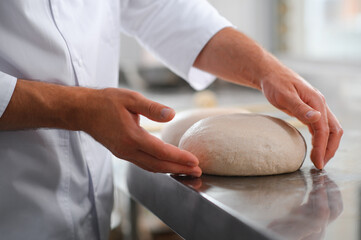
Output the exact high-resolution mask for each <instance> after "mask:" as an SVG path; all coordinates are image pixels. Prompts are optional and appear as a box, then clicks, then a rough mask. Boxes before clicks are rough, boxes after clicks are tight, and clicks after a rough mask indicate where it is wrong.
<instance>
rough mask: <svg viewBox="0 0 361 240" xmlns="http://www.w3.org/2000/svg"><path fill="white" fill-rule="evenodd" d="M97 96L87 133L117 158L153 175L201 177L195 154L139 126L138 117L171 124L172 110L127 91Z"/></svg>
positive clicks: (92, 103)
mask: <svg viewBox="0 0 361 240" xmlns="http://www.w3.org/2000/svg"><path fill="white" fill-rule="evenodd" d="M95 95H96V96H95V97H94V98H92V100H93V102H89V104H91V105H92V106H91V107H90V109H91V111H89V113H88V114H89V115H88V118H87V119H88V120H87V124H86V128H85V129H84V130H85V131H86V132H88V133H89V134H90V135H91V136H93V137H94V138H95V139H96V140H97V141H98V142H100V143H102V144H103V145H104V146H105V147H107V148H108V149H109V150H110V151H111V152H112V153H113V154H114V155H115V156H117V157H119V158H122V159H126V160H128V161H130V162H132V163H134V164H136V165H138V166H139V167H141V168H143V169H146V170H148V171H152V172H166V173H182V174H187V175H192V176H196V177H199V176H200V175H201V174H202V171H201V169H200V168H199V167H198V159H197V158H196V157H195V156H194V155H192V154H191V153H189V152H187V151H184V150H180V149H179V148H177V147H175V146H173V145H170V144H166V143H164V142H163V141H161V140H160V139H158V138H157V137H154V136H152V135H151V134H149V133H148V132H147V131H146V130H144V129H143V128H142V127H140V125H139V115H143V116H145V117H147V118H149V119H151V120H154V121H157V122H168V121H170V120H172V119H173V117H174V115H175V112H174V110H173V109H170V108H168V107H166V106H164V105H162V104H159V103H157V102H153V101H151V100H149V99H147V98H145V97H144V96H142V95H141V94H139V93H137V92H133V91H130V90H126V89H115V88H108V89H103V90H98V91H96V92H95ZM92 100H90V101H92ZM85 121H86V120H85Z"/></svg>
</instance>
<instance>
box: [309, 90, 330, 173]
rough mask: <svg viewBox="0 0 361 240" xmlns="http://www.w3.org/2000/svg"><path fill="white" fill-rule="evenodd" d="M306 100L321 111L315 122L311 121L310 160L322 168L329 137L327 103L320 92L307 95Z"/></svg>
mask: <svg viewBox="0 0 361 240" xmlns="http://www.w3.org/2000/svg"><path fill="white" fill-rule="evenodd" d="M307 102H308V104H309V105H310V106H311V107H312V108H314V109H316V110H317V111H318V112H320V113H321V117H320V119H319V120H318V121H317V122H314V123H311V124H310V127H311V129H312V132H313V136H312V146H313V148H312V151H311V160H312V162H313V164H314V165H315V166H316V167H317V168H318V169H322V168H323V167H324V159H325V153H326V148H327V142H328V137H329V126H328V118H327V105H326V101H325V98H324V97H323V96H322V94H320V93H319V94H316V95H313V96H309V99H307Z"/></svg>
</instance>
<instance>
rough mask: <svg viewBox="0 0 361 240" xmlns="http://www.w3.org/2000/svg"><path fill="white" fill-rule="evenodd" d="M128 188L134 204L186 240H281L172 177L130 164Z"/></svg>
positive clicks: (127, 178) (127, 177) (127, 180)
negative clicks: (149, 212)
mask: <svg viewBox="0 0 361 240" xmlns="http://www.w3.org/2000/svg"><path fill="white" fill-rule="evenodd" d="M126 185H127V190H128V192H129V194H130V196H131V197H132V198H133V199H134V200H136V201H137V202H139V203H140V204H142V205H143V206H144V207H146V208H147V209H148V210H150V211H151V212H153V213H154V214H155V215H156V216H158V217H159V218H160V219H161V220H162V221H163V222H164V223H166V224H167V225H168V226H169V227H170V228H172V229H173V230H174V231H175V232H176V233H177V234H179V235H180V236H181V237H183V238H185V239H209V240H212V239H227V240H232V239H240V238H242V239H257V240H262V239H267V240H268V239H281V237H280V236H276V235H273V234H271V233H265V232H262V231H261V230H259V229H256V228H254V227H252V226H250V225H249V224H247V223H246V222H245V221H242V220H241V219H240V216H235V215H234V212H233V211H229V209H227V208H224V209H223V207H224V206H223V204H221V203H218V202H217V201H216V200H214V199H209V198H208V197H205V195H204V194H201V193H199V192H197V191H196V190H194V189H192V188H190V187H187V186H185V185H184V184H182V183H180V182H178V181H177V180H176V179H173V178H172V177H170V176H169V175H166V174H157V173H151V172H147V171H145V170H143V169H140V168H139V167H137V166H135V165H132V164H131V165H129V167H128V170H127V176H126ZM154 186H157V187H154ZM215 202H217V204H215ZM217 205H220V206H222V207H220V206H217ZM204 213H207V214H206V215H205V214H204ZM173 214H174V215H173ZM206 226H208V228H207V227H206Z"/></svg>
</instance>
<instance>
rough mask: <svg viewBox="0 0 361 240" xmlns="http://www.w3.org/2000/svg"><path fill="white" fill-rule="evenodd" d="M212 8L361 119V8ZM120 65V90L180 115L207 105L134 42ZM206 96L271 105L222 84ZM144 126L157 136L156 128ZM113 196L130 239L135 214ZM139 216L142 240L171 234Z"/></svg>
mask: <svg viewBox="0 0 361 240" xmlns="http://www.w3.org/2000/svg"><path fill="white" fill-rule="evenodd" d="M209 2H210V3H211V4H213V5H214V6H215V7H216V8H217V9H218V10H219V11H220V12H221V13H222V14H223V15H224V16H225V17H227V18H228V19H229V20H231V22H232V23H233V24H234V25H235V26H236V27H237V28H238V29H239V30H240V31H242V32H244V33H246V34H248V35H249V36H250V37H252V38H253V39H255V40H256V41H257V42H259V43H260V44H261V45H262V46H263V47H264V48H266V49H267V50H269V51H271V52H272V53H273V54H275V55H276V56H277V57H278V58H280V59H281V61H282V62H284V63H285V64H286V65H288V66H289V67H291V68H292V69H294V70H295V71H296V72H298V73H299V74H300V75H301V76H303V77H304V78H305V79H307V80H308V81H309V82H311V84H313V85H315V86H316V87H320V88H321V89H322V91H323V93H324V94H325V96H326V98H328V101H329V104H330V105H331V108H336V107H348V108H353V109H356V110H358V111H361V104H360V103H361V0H302V1H300V0H209ZM180 40H181V39H180ZM120 61H121V62H120V78H119V86H120V87H126V88H131V89H134V90H136V91H140V92H141V93H143V94H144V95H145V96H146V97H148V98H150V99H152V100H154V101H158V102H161V103H163V104H166V105H168V106H170V107H173V108H175V109H176V110H177V111H181V110H185V109H189V108H193V107H197V106H198V105H199V104H201V105H202V104H203V103H202V102H201V103H199V102H197V93H196V92H195V91H194V90H193V89H192V88H191V87H189V86H188V85H187V83H185V82H184V81H183V80H181V79H180V78H178V77H177V76H176V75H174V74H172V73H171V72H170V71H169V70H167V69H166V68H165V67H164V66H163V65H162V64H161V63H160V62H158V61H157V60H156V59H155V58H153V57H152V56H151V55H150V54H149V53H148V52H147V51H146V50H144V49H143V48H142V47H141V46H140V45H139V44H138V43H137V42H136V41H135V40H134V39H132V38H129V37H127V36H124V35H122V37H121V51H120ZM335 91H337V92H339V94H342V95H344V96H345V98H344V102H342V103H339V102H334V101H332V94H333V93H335ZM209 93H210V94H211V96H209ZM207 94H208V95H207ZM207 94H205V97H206V98H207V97H208V98H209V97H211V99H210V100H211V104H213V105H215V106H242V105H252V104H253V105H256V106H262V104H263V105H265V104H267V101H266V100H265V99H264V98H263V96H262V94H261V93H260V92H258V91H255V90H252V89H248V88H244V87H240V86H239V87H235V86H234V85H231V84H228V83H225V82H222V81H219V80H217V81H216V82H214V83H213V84H212V85H211V86H210V87H209V88H208V92H207ZM213 98H215V99H213ZM208 100H209V99H208ZM207 103H208V102H207ZM273 114H274V113H273ZM142 120H143V121H146V119H142ZM144 124H145V125H146V126H147V127H148V129H152V125H150V124H151V123H150V122H145V123H144ZM154 129H157V126H156V127H155V128H154ZM114 171H115V174H114V176H115V177H116V176H117V174H118V175H119V174H120V173H119V172H121V171H122V169H119V168H117V166H115V168H114ZM115 181H116V180H115ZM115 195H116V197H117V199H118V200H116V202H115V211H114V214H113V216H112V225H113V227H116V226H118V225H119V224H120V225H122V229H123V230H122V231H123V233H124V234H125V235H127V231H129V229H128V230H127V226H129V223H127V219H126V218H124V217H123V218H122V217H121V216H125V215H126V214H127V213H126V212H124V211H127V209H129V208H128V207H129V206H124V205H127V204H128V203H129V202H128V201H127V199H126V198H125V197H124V196H123V195H122V193H120V192H116V193H115ZM138 207H139V206H138ZM138 214H139V218H138V221H139V222H138V230H139V233H138V234H139V235H140V236H141V239H161V238H157V234H156V233H157V232H158V233H160V232H162V234H163V233H164V232H167V231H170V230H169V229H168V230H167V228H166V227H165V226H164V225H162V224H161V222H160V221H159V220H157V219H156V217H154V216H152V214H150V213H149V212H147V211H146V210H145V209H141V210H139V211H138ZM159 236H160V234H158V237H159ZM114 239H115V238H114ZM117 239H118V238H117ZM168 239H177V238H168Z"/></svg>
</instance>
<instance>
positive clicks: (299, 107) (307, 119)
mask: <svg viewBox="0 0 361 240" xmlns="http://www.w3.org/2000/svg"><path fill="white" fill-rule="evenodd" d="M288 111H289V112H291V113H292V115H294V116H295V117H296V118H298V119H299V120H300V121H301V122H303V123H305V124H308V123H315V122H317V121H318V120H320V118H321V113H320V112H319V111H317V110H315V109H314V108H312V107H310V106H309V105H307V104H306V103H304V102H303V101H302V100H301V99H297V100H295V101H294V102H290V105H289V107H288Z"/></svg>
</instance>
